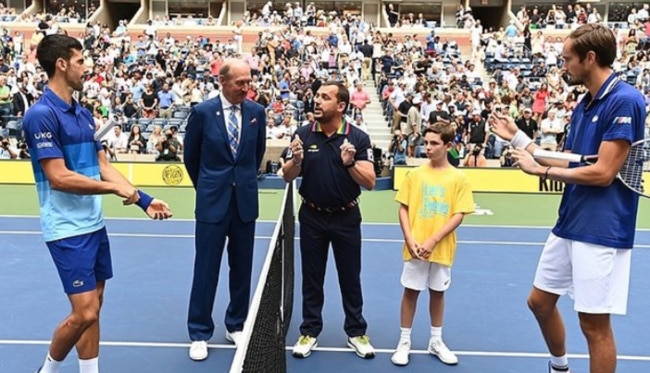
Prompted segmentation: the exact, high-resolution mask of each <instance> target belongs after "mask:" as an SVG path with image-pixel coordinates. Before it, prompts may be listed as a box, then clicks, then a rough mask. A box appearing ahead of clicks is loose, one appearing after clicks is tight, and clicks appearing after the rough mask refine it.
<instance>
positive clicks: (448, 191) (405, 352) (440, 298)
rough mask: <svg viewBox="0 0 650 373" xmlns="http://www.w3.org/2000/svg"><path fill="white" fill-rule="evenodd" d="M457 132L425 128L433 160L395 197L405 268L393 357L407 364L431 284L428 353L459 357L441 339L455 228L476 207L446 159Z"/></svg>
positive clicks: (453, 360)
mask: <svg viewBox="0 0 650 373" xmlns="http://www.w3.org/2000/svg"><path fill="white" fill-rule="evenodd" d="M454 136H455V130H454V128H453V127H452V125H450V124H448V123H444V122H437V123H434V124H433V125H432V126H431V127H429V128H427V129H425V130H424V132H423V137H424V145H425V149H426V154H427V158H429V162H428V163H426V164H423V165H421V166H419V167H417V168H415V169H413V170H412V171H411V172H409V173H408V175H406V178H405V180H404V182H403V183H402V185H401V187H400V189H399V191H398V192H397V196H396V197H395V200H396V201H397V202H399V203H400V206H399V221H400V225H401V227H402V232H403V234H404V241H405V244H404V261H405V262H404V269H403V271H402V278H401V282H402V285H403V286H404V295H403V297H402V306H401V315H400V316H401V328H400V329H401V335H400V340H399V343H398V344H397V349H396V351H395V353H394V354H393V356H392V358H391V361H392V362H393V364H395V365H406V364H408V362H409V352H410V349H411V327H412V325H413V317H414V316H415V307H416V305H417V300H418V295H419V294H420V291H422V290H424V289H426V288H429V297H430V299H429V310H430V314H431V339H430V340H429V345H428V350H429V353H431V354H433V355H435V356H437V357H438V358H439V359H440V361H442V362H443V363H445V364H450V365H453V364H457V363H458V358H457V357H456V355H455V354H454V353H453V352H451V351H449V349H448V348H447V346H446V345H445V343H444V342H443V341H442V319H443V314H444V307H445V304H444V294H445V293H444V292H445V290H447V289H448V288H449V284H450V282H451V265H452V263H453V261H454V255H455V253H456V228H457V227H458V226H459V225H460V223H461V222H462V221H463V217H464V216H465V214H470V213H472V212H473V211H474V199H473V197H472V190H471V188H470V185H469V182H468V180H467V178H466V177H465V174H463V173H462V172H461V171H460V170H458V169H456V168H454V167H453V166H451V165H450V164H449V162H448V161H447V152H448V151H449V148H451V146H452V140H453V138H454Z"/></svg>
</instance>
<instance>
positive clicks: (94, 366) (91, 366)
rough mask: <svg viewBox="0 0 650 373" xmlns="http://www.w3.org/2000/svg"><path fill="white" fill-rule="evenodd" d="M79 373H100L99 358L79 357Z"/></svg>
mask: <svg viewBox="0 0 650 373" xmlns="http://www.w3.org/2000/svg"><path fill="white" fill-rule="evenodd" d="M79 373H99V358H97V357H95V358H92V359H85V360H82V359H79Z"/></svg>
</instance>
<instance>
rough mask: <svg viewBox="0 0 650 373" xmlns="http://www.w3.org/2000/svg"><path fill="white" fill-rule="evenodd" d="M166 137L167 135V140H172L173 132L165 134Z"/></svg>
mask: <svg viewBox="0 0 650 373" xmlns="http://www.w3.org/2000/svg"><path fill="white" fill-rule="evenodd" d="M165 137H167V140H171V139H172V137H173V135H172V134H171V133H168V134H166V135H165Z"/></svg>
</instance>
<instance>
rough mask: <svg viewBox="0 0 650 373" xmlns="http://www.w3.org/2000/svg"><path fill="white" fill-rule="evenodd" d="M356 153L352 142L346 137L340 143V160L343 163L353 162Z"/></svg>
mask: <svg viewBox="0 0 650 373" xmlns="http://www.w3.org/2000/svg"><path fill="white" fill-rule="evenodd" d="M356 153H357V149H356V148H355V147H354V144H352V143H350V142H349V141H348V139H347V138H346V139H345V140H343V144H341V161H343V164H344V165H349V164H350V163H352V162H354V155H355V154H356Z"/></svg>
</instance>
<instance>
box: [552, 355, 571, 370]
mask: <svg viewBox="0 0 650 373" xmlns="http://www.w3.org/2000/svg"><path fill="white" fill-rule="evenodd" d="M551 365H552V366H554V367H556V368H564V367H568V366H569V358H568V357H567V356H566V354H564V355H562V356H553V355H551Z"/></svg>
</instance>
